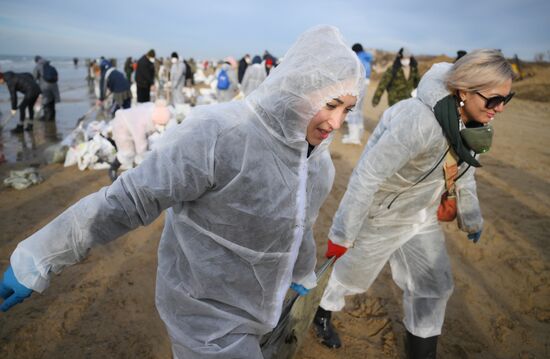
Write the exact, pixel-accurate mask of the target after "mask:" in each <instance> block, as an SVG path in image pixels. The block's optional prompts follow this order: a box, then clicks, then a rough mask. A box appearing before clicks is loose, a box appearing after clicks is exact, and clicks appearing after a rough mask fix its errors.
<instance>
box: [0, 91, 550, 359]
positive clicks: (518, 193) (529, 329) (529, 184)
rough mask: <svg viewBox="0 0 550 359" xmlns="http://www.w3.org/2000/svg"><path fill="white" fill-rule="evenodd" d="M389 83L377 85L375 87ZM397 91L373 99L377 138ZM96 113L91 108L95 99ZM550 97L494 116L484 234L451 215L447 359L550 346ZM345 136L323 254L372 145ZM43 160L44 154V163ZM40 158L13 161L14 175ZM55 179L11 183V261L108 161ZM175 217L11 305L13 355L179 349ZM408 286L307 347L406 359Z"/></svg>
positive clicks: (380, 290)
mask: <svg viewBox="0 0 550 359" xmlns="http://www.w3.org/2000/svg"><path fill="white" fill-rule="evenodd" d="M375 85H376V83H375V82H373V83H372V84H371V87H370V88H369V94H370V96H372V93H373V92H374V86H375ZM384 101H385V100H384V99H382V103H381V105H379V106H378V107H377V108H374V109H373V108H372V107H371V106H370V99H369V101H366V102H367V105H366V106H365V108H364V110H365V115H366V117H367V118H366V129H367V132H366V134H365V139H366V138H367V137H368V135H369V133H370V132H371V131H372V129H373V128H374V126H375V125H376V123H377V120H378V118H379V115H380V114H381V112H382V111H383V109H384V108H383V106H382V104H384V103H385V102H384ZM84 110H85V109H84ZM549 123H550V104H549V103H548V102H533V101H528V100H522V99H514V100H513V101H512V102H511V103H510V105H509V106H508V108H507V111H506V112H505V113H504V114H502V115H501V116H499V118H497V120H496V121H495V122H494V126H495V131H496V136H495V143H494V147H493V148H492V149H491V151H490V152H489V153H488V154H486V155H484V156H483V157H482V163H483V164H484V167H483V168H482V169H480V170H479V171H478V172H477V173H478V175H477V180H478V192H479V197H480V201H481V206H482V211H483V214H484V218H485V230H484V233H483V236H482V239H481V241H480V242H479V243H478V244H476V245H474V244H472V243H471V242H469V241H468V240H467V239H466V236H465V234H463V233H461V232H459V231H458V229H457V228H456V224H455V223H448V224H445V225H444V228H445V233H446V239H447V247H448V251H449V254H450V257H451V261H452V267H453V273H454V279H455V291H454V294H453V296H452V297H451V299H450V301H449V304H448V309H447V317H446V320H445V325H444V328H443V336H442V337H441V340H440V344H439V357H441V358H548V357H550V282H549V279H550V270H549V266H548V260H549V259H550V250H549V246H548V244H547V243H546V242H547V240H548V237H549V233H550V205H549V203H550V202H549V199H550V187H549V182H550V180H549V179H548V170H549V169H550V150H548V147H547V144H548V143H550V131H549V130H548V127H547V126H548V124H549ZM340 136H341V134H337V138H336V139H335V141H334V143H333V144H332V153H333V159H334V163H335V166H336V173H337V177H336V180H335V184H334V187H333V190H332V192H331V195H330V197H329V198H328V200H327V201H326V203H325V204H324V205H323V207H322V209H321V213H320V215H319V219H318V221H317V224H316V227H315V235H316V240H317V244H318V259H319V262H321V261H322V260H323V259H322V255H323V253H324V251H325V249H326V234H327V232H328V229H329V227H330V224H331V218H332V216H333V214H334V212H335V211H336V209H337V206H338V203H339V200H340V198H341V197H342V195H343V194H344V191H345V189H346V186H347V182H348V179H349V176H350V174H351V171H352V169H353V166H354V165H355V163H356V162H357V160H358V158H359V155H360V154H361V151H362V147H360V146H350V145H342V144H341V142H340ZM31 162H32V160H31ZM28 163H29V161H25V162H23V163H18V164H4V165H0V177H1V178H4V177H5V176H6V175H7V172H8V171H9V169H13V168H21V167H24V166H25V165H26V164H28ZM40 172H41V174H42V175H43V176H44V178H45V179H46V180H45V182H43V183H42V184H40V185H37V186H34V187H31V188H29V189H27V190H23V191H16V190H13V189H6V188H1V189H0V198H1V199H2V200H1V201H0V228H1V229H2V230H1V231H0V267H1V268H5V267H6V266H7V264H8V258H9V255H10V253H11V252H12V251H13V250H14V248H15V247H16V245H17V243H18V242H19V241H21V240H23V239H24V238H26V237H27V236H28V235H30V234H32V233H33V232H35V231H36V230H38V229H39V228H41V227H42V226H43V225H44V224H46V223H47V222H48V221H50V220H52V219H53V218H54V217H55V216H56V215H57V214H59V213H60V212H62V211H63V210H65V209H66V208H67V207H68V206H70V205H71V204H72V203H74V202H75V201H77V200H78V199H80V198H82V197H83V196H85V195H86V194H89V193H92V192H94V191H97V190H98V189H99V188H101V187H102V186H105V185H108V184H109V181H108V178H107V173H106V171H85V172H80V171H78V169H77V168H76V167H70V168H63V167H62V166H61V165H47V166H40ZM162 226H163V216H161V217H160V218H159V219H157V220H156V221H155V222H154V223H153V224H151V225H149V226H148V227H145V228H140V229H138V230H136V231H133V232H131V233H130V234H128V235H126V236H124V237H122V238H120V239H119V240H117V241H115V242H113V243H110V244H108V245H106V246H103V247H100V248H95V249H94V250H92V251H91V253H90V255H89V256H88V257H87V258H86V259H85V260H84V261H83V262H82V263H80V264H78V265H75V266H72V267H70V268H67V269H65V270H64V271H63V273H62V274H60V275H58V276H54V279H53V281H52V284H51V286H50V288H49V289H48V290H47V291H45V292H44V293H43V294H34V295H33V297H32V298H31V299H29V300H27V301H26V302H25V303H23V304H21V305H18V306H16V307H15V308H13V309H12V310H11V311H9V312H8V313H0V357H2V358H169V357H170V355H171V353H170V343H169V339H168V337H167V335H166V331H165V329H164V326H163V324H162V322H161V320H160V318H159V316H158V313H157V312H156V309H155V306H154V282H155V272H156V264H157V259H156V250H157V246H158V240H159V237H160V233H161V231H162ZM400 298H401V293H400V290H399V289H398V288H397V287H396V286H395V284H394V283H393V282H392V280H391V274H390V271H389V267H388V266H386V268H384V270H383V272H382V273H381V275H380V276H379V277H378V279H377V280H376V282H375V283H374V285H373V286H372V288H371V289H370V290H369V291H368V292H367V293H366V294H363V295H358V296H355V297H350V299H349V300H348V301H347V306H346V309H345V310H344V311H342V312H339V313H337V314H336V315H335V325H336V327H337V329H338V331H339V332H340V334H341V338H342V340H343V347H342V348H340V349H338V350H329V349H326V348H324V347H323V346H321V345H320V344H318V343H317V341H316V340H315V338H314V336H313V332H312V331H311V330H310V331H309V332H308V333H307V334H306V336H307V339H306V342H305V344H304V346H303V347H302V348H301V350H300V351H299V353H298V355H297V356H296V358H304V359H307V358H315V359H329V358H353V359H358V358H365V357H368V358H404V354H403V352H404V342H403V336H404V327H403V325H402V323H401V316H402V315H401V307H400V305H401V299H400Z"/></svg>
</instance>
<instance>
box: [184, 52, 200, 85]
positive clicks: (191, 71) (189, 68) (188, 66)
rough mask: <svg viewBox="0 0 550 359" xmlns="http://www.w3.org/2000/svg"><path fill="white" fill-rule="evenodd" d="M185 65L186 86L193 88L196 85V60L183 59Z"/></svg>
mask: <svg viewBox="0 0 550 359" xmlns="http://www.w3.org/2000/svg"><path fill="white" fill-rule="evenodd" d="M183 63H184V64H185V86H187V87H191V86H194V85H195V76H194V75H195V70H196V68H197V66H196V64H195V60H193V58H190V59H189V61H187V60H185V59H183Z"/></svg>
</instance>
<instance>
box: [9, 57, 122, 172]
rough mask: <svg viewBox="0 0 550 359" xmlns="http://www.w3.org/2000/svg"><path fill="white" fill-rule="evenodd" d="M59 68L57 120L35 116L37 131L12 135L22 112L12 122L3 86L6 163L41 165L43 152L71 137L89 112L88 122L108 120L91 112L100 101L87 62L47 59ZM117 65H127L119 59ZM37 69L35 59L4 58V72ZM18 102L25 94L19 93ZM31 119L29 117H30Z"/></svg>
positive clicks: (38, 114) (102, 115)
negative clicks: (90, 77)
mask: <svg viewBox="0 0 550 359" xmlns="http://www.w3.org/2000/svg"><path fill="white" fill-rule="evenodd" d="M44 58H45V59H46V60H49V61H50V63H51V64H52V65H53V66H54V67H55V68H56V69H57V72H58V77H59V80H58V86H59V91H60V95H61V102H60V103H57V104H56V121H55V122H42V121H38V118H39V117H40V116H41V113H35V115H34V131H32V132H25V133H23V134H12V133H11V132H10V130H11V129H13V128H14V127H15V126H16V125H17V123H18V122H19V112H18V113H17V114H16V115H15V116H14V117H13V118H11V120H9V121H8V118H9V117H10V111H11V101H10V94H9V91H8V87H7V86H6V85H5V84H4V85H0V124H2V123H4V122H5V121H8V123H7V124H6V125H5V126H3V127H2V129H1V131H2V132H1V136H0V158H1V157H2V156H1V154H3V155H4V158H5V160H6V162H8V163H14V162H26V163H40V162H41V161H43V157H42V153H43V151H44V150H45V149H46V148H47V147H48V146H51V145H53V144H55V143H58V142H60V141H61V140H62V139H63V138H65V137H66V136H67V135H68V134H70V133H71V132H72V131H73V130H74V128H75V127H76V125H77V122H78V119H79V118H81V117H82V116H84V115H85V114H86V113H89V114H88V116H87V118H86V119H87V120H93V119H95V118H97V119H99V117H102V118H103V117H104V113H99V112H94V111H91V109H92V107H93V106H94V105H95V102H96V95H95V92H94V89H93V88H90V87H89V86H88V81H87V79H86V77H87V73H88V68H87V66H86V59H84V58H79V59H78V64H77V65H76V66H75V64H74V62H73V58H69V57H44ZM117 63H118V64H119V69H120V64H123V63H124V62H123V60H120V59H118V60H117ZM34 66H35V62H34V56H7V55H0V71H2V72H6V71H13V72H30V73H32V71H33V69H34ZM17 99H18V103H19V102H21V100H22V99H23V94H21V93H18V94H17ZM27 116H28V114H27Z"/></svg>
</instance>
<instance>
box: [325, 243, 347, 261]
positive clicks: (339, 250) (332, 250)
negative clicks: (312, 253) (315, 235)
mask: <svg viewBox="0 0 550 359" xmlns="http://www.w3.org/2000/svg"><path fill="white" fill-rule="evenodd" d="M347 250H348V249H347V248H346V247H342V246H340V245H338V244H334V243H332V241H331V240H330V239H329V240H328V247H327V252H326V253H325V257H327V258H331V257H336V259H338V258H340V257H341V256H343V255H344V253H346V251H347Z"/></svg>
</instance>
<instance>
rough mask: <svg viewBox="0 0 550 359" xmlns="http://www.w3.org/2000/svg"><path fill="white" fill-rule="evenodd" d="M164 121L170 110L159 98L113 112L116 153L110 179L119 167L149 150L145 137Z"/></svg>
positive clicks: (130, 165)
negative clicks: (153, 101)
mask: <svg viewBox="0 0 550 359" xmlns="http://www.w3.org/2000/svg"><path fill="white" fill-rule="evenodd" d="M168 120H170V110H169V109H168V107H167V105H166V100H163V99H160V100H157V101H156V102H155V103H152V102H146V103H143V104H140V105H138V106H136V107H134V108H130V109H127V110H120V111H117V112H116V114H115V118H114V119H113V121H112V123H111V126H112V129H113V140H114V141H115V146H116V148H117V155H116V159H115V161H114V162H113V163H112V164H111V168H110V169H109V177H110V178H111V180H112V181H113V182H114V181H115V180H116V178H117V176H118V175H117V171H118V169H119V168H120V169H121V170H127V169H130V168H133V167H134V166H135V165H139V164H140V163H141V162H142V161H143V159H144V158H145V155H146V154H147V153H148V150H150V148H149V141H148V140H147V139H148V138H149V136H151V135H152V134H153V133H155V132H157V131H159V132H162V131H163V130H164V126H166V124H167V123H168Z"/></svg>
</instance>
